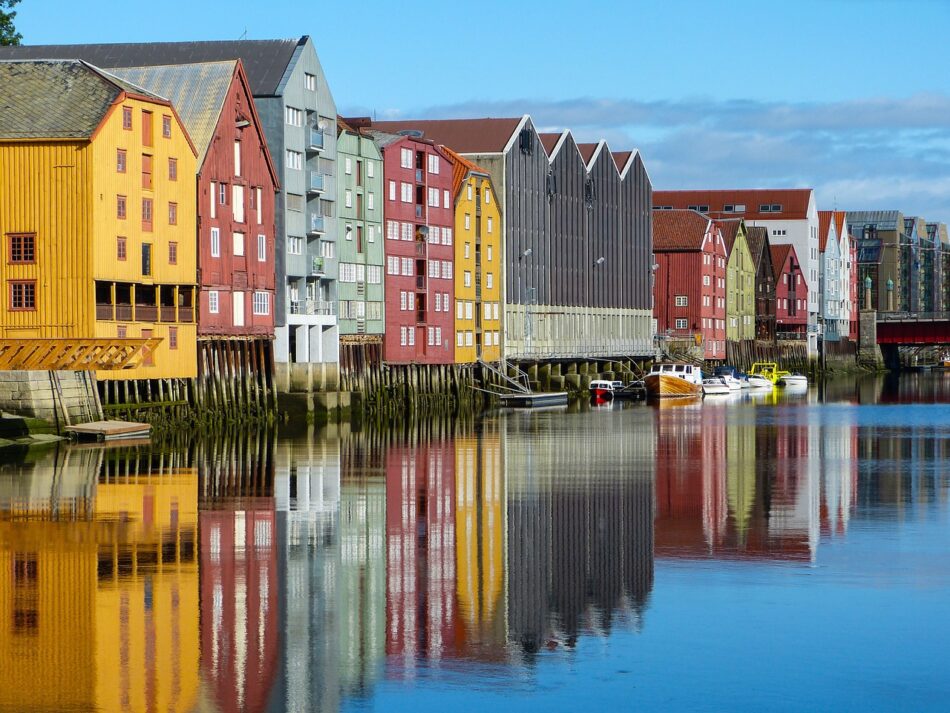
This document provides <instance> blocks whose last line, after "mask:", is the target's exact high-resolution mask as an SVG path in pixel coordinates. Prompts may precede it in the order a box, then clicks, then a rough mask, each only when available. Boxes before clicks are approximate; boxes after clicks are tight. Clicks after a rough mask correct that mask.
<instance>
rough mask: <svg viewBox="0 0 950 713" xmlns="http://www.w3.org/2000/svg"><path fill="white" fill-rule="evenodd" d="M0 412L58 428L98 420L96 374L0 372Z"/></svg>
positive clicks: (81, 372) (78, 372) (87, 372)
mask: <svg viewBox="0 0 950 713" xmlns="http://www.w3.org/2000/svg"><path fill="white" fill-rule="evenodd" d="M57 382H58V384H59V388H57ZM0 410H3V411H7V412H9V413H12V414H15V415H17V416H24V417H28V418H40V419H43V420H45V421H49V422H50V423H53V424H56V425H57V426H61V425H65V424H66V423H67V422H68V423H70V424H77V423H87V422H89V421H96V420H98V419H99V418H101V416H100V409H99V403H98V400H97V398H96V377H95V374H93V373H92V372H89V371H56V372H50V371H0Z"/></svg>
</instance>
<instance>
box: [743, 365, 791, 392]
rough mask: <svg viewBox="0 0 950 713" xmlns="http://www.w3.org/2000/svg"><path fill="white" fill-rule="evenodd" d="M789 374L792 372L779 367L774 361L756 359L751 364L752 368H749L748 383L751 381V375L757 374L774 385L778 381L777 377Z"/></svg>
mask: <svg viewBox="0 0 950 713" xmlns="http://www.w3.org/2000/svg"><path fill="white" fill-rule="evenodd" d="M791 375H792V372H790V371H783V370H781V369H779V368H778V364H776V363H775V362H774V361H757V362H755V364H753V365H752V368H751V369H749V383H752V377H753V376H757V377H760V378H762V379H766V380H768V381H769V382H771V383H772V385H773V386H774V385H775V384H777V383H778V381H779V379H781V378H783V377H785V376H791Z"/></svg>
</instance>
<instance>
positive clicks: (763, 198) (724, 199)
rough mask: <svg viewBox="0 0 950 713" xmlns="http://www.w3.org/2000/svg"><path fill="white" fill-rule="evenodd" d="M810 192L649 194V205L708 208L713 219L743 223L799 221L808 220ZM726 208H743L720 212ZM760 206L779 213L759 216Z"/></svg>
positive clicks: (793, 189)
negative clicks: (774, 208) (775, 207)
mask: <svg viewBox="0 0 950 713" xmlns="http://www.w3.org/2000/svg"><path fill="white" fill-rule="evenodd" d="M811 195H812V189H811V188H776V189H768V188H764V189H759V188H754V189H747V190H745V189H736V190H721V191H710V190H702V191H653V205H655V206H672V207H673V208H689V206H691V205H694V206H695V205H704V206H709V210H708V211H703V212H704V213H705V212H708V213H709V214H710V215H712V216H714V217H723V216H726V217H728V216H735V217H742V218H745V219H746V220H801V219H803V218H807V217H808V202H809V200H810V199H811ZM727 205H732V206H736V205H744V206H745V210H743V211H736V210H733V211H730V212H729V213H726V212H725V211H724V210H723V209H724V208H725V206H727ZM763 205H768V206H773V205H778V206H781V210H780V211H776V212H772V211H768V212H763V211H761V210H760V207H761V206H763Z"/></svg>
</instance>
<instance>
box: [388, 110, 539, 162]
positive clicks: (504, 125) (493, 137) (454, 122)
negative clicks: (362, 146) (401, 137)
mask: <svg viewBox="0 0 950 713" xmlns="http://www.w3.org/2000/svg"><path fill="white" fill-rule="evenodd" d="M521 119H522V117H520V116H519V117H516V118H515V117H513V118H510V119H420V120H410V119H404V120H401V121H373V122H372V128H374V129H377V130H379V131H384V132H387V133H390V134H398V133H400V132H402V131H412V130H415V131H421V132H422V136H423V138H426V139H429V140H430V141H433V142H435V143H437V144H443V145H445V146H451V147H452V148H453V149H454V150H455V151H458V152H459V153H501V152H502V151H504V150H505V146H506V145H507V143H508V140H509V139H510V138H511V135H512V134H513V133H514V132H515V129H517V128H518V124H520V123H521Z"/></svg>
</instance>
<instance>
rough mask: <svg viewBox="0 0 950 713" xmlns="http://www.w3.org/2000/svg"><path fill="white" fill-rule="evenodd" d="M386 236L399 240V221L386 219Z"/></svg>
mask: <svg viewBox="0 0 950 713" xmlns="http://www.w3.org/2000/svg"><path fill="white" fill-rule="evenodd" d="M386 238H387V239H388V240H399V223H397V222H396V221H395V220H387V221H386Z"/></svg>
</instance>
